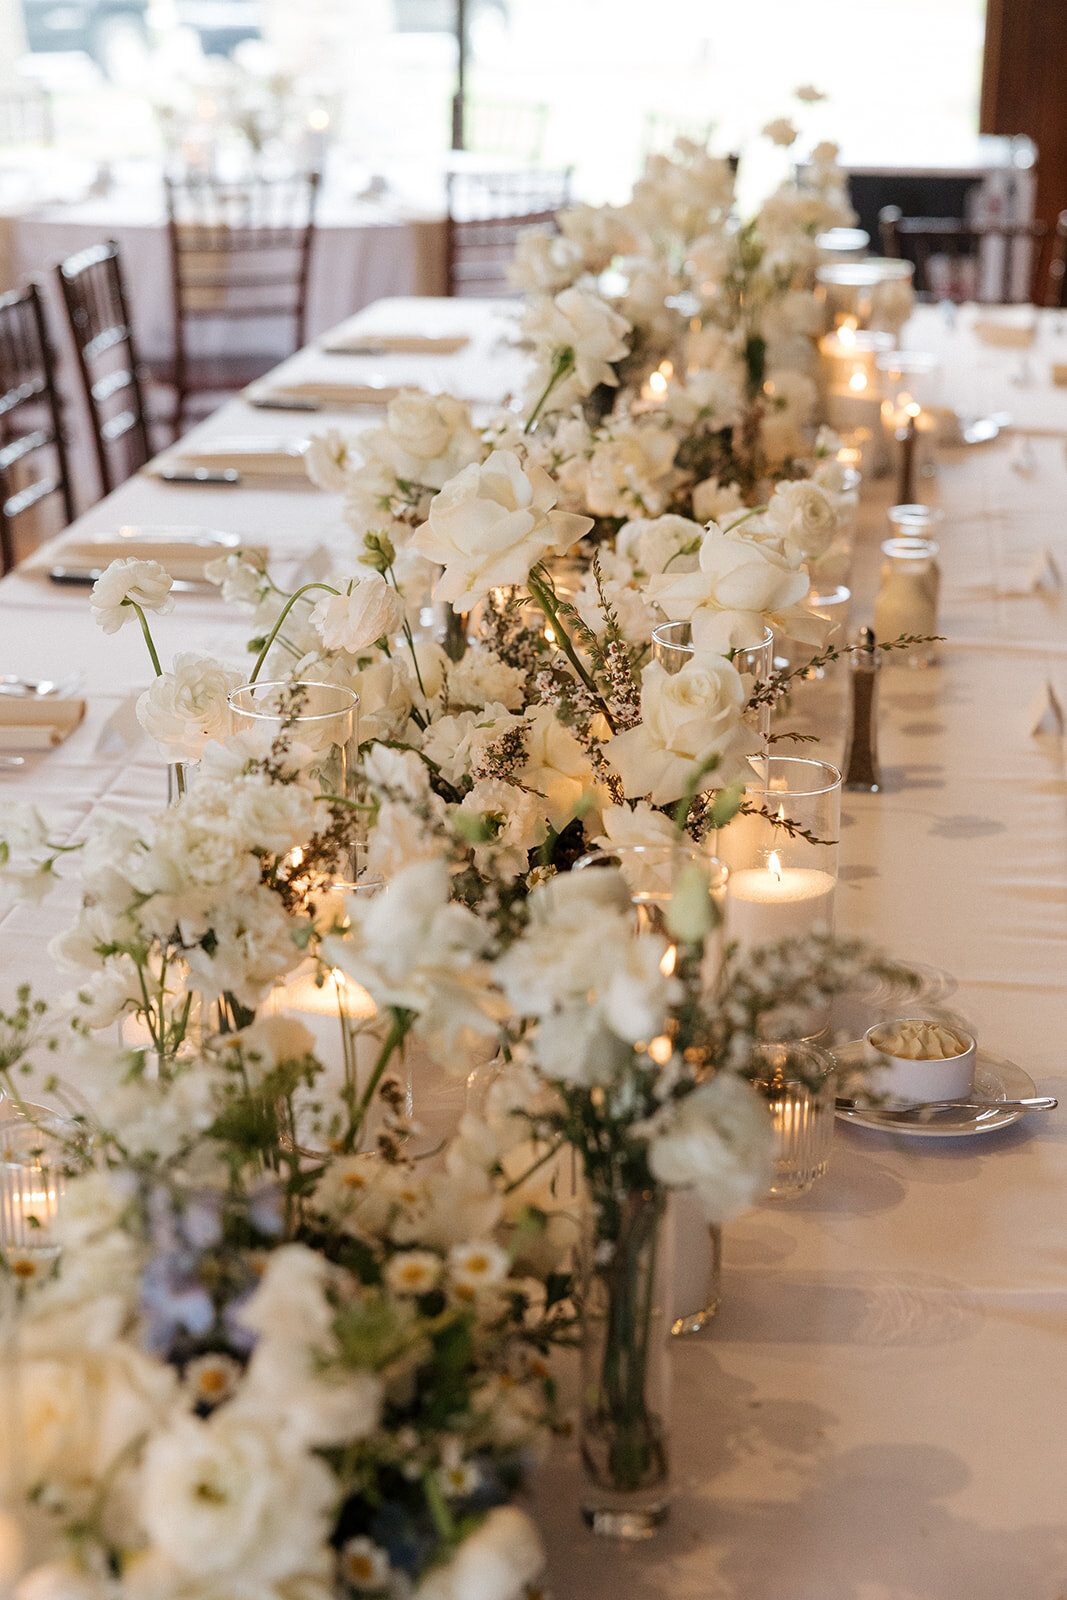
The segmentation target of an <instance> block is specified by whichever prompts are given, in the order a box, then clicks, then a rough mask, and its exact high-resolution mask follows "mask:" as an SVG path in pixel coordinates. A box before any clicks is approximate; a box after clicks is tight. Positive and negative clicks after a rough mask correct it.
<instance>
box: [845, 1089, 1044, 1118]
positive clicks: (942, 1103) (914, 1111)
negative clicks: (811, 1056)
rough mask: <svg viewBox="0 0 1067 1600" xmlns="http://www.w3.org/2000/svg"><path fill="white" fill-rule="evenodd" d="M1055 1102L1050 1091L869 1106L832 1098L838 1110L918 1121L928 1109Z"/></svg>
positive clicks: (1031, 1107) (1030, 1107) (1033, 1107)
mask: <svg viewBox="0 0 1067 1600" xmlns="http://www.w3.org/2000/svg"><path fill="white" fill-rule="evenodd" d="M1058 1104H1059V1101H1058V1100H1056V1099H1054V1098H1053V1096H1052V1095H1049V1094H1038V1095H1030V1096H1029V1097H1028V1098H1026V1099H1024V1100H923V1101H920V1102H918V1103H917V1104H916V1105H913V1106H872V1105H866V1104H864V1102H863V1101H862V1100H850V1099H848V1098H847V1097H842V1096H838V1098H837V1099H836V1100H835V1101H834V1105H835V1107H836V1108H837V1110H838V1111H861V1112H869V1113H870V1114H871V1115H872V1116H877V1117H885V1118H886V1119H887V1120H889V1121H893V1122H917V1121H919V1119H920V1118H921V1117H923V1116H924V1115H925V1114H926V1113H927V1112H931V1111H932V1112H934V1113H935V1114H936V1113H938V1112H941V1111H982V1112H988V1111H1051V1110H1052V1109H1053V1107H1055V1106H1057V1105H1058Z"/></svg>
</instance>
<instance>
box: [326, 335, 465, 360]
mask: <svg viewBox="0 0 1067 1600" xmlns="http://www.w3.org/2000/svg"><path fill="white" fill-rule="evenodd" d="M469 344H470V339H469V338H468V336H467V335H466V334H465V333H454V334H444V335H434V334H429V333H355V332H352V333H345V332H344V331H343V330H342V331H341V332H339V333H331V334H327V336H326V338H325V339H324V340H323V341H322V348H323V350H328V351H329V352H330V353H331V355H338V356H454V355H455V354H456V353H457V351H459V350H463V349H465V348H466V347H467V345H469Z"/></svg>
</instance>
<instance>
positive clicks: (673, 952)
mask: <svg viewBox="0 0 1067 1600" xmlns="http://www.w3.org/2000/svg"><path fill="white" fill-rule="evenodd" d="M677 965H678V951H677V948H676V947H675V946H674V945H673V944H669V945H668V946H667V948H666V950H664V952H663V955H662V957H661V958H660V964H659V970H660V971H661V972H662V974H663V976H664V977H665V978H669V977H670V975H671V973H672V972H673V971H674V969H675V967H676V966H677Z"/></svg>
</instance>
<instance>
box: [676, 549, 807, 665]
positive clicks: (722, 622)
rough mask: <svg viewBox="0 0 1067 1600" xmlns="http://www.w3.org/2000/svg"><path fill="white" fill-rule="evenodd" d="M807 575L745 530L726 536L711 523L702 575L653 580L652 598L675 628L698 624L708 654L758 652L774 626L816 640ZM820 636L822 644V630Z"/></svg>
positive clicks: (695, 634)
mask: <svg viewBox="0 0 1067 1600" xmlns="http://www.w3.org/2000/svg"><path fill="white" fill-rule="evenodd" d="M807 592H808V578H807V574H806V573H803V572H797V571H796V570H795V569H794V568H793V567H792V566H791V564H790V563H789V561H788V560H787V559H786V557H785V556H784V555H780V554H778V553H777V552H776V550H775V549H774V548H773V546H771V545H768V544H765V543H760V542H758V541H757V540H754V539H747V538H746V537H745V532H744V528H743V527H742V528H738V529H737V531H736V532H727V533H724V532H723V530H722V529H721V528H719V527H717V526H716V525H715V523H711V524H709V526H708V529H707V531H706V533H705V535H704V542H703V543H702V545H701V547H700V564H699V568H698V570H697V571H696V572H688V573H687V572H683V573H678V574H677V575H675V574H674V573H672V572H666V573H664V574H663V575H662V576H661V577H654V578H650V579H649V582H648V597H649V599H650V600H652V601H654V602H655V603H656V604H657V605H659V606H660V607H661V608H662V609H663V611H664V612H665V613H666V615H667V616H668V617H669V618H671V620H672V621H675V622H692V624H693V639H694V642H695V643H696V644H697V645H698V646H699V648H700V649H702V650H711V651H719V652H725V651H729V650H746V649H753V648H754V647H755V646H756V645H758V644H761V643H762V641H763V636H764V633H765V631H766V629H767V627H768V625H772V626H780V627H781V628H782V631H783V632H785V633H787V634H790V633H791V630H792V629H793V628H801V629H803V630H805V631H804V632H801V633H797V634H796V635H795V637H796V638H798V639H805V638H806V637H809V636H810V634H811V623H812V618H811V614H810V613H809V612H808V611H806V610H805V608H804V607H803V605H802V604H801V602H802V601H803V599H804V597H805V596H806V594H807ZM814 632H815V636H816V637H819V638H821V632H820V631H819V630H818V628H816V629H815V630H814Z"/></svg>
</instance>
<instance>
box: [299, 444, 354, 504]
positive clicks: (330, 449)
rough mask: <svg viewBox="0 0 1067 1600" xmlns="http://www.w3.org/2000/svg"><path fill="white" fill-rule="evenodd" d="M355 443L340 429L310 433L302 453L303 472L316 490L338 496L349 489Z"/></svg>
mask: <svg viewBox="0 0 1067 1600" xmlns="http://www.w3.org/2000/svg"><path fill="white" fill-rule="evenodd" d="M353 450H354V444H353V441H352V440H351V439H348V438H346V437H345V435H344V434H343V433H342V432H341V431H340V429H339V428H329V429H327V431H326V432H325V433H316V434H312V436H311V441H310V443H309V445H308V447H307V449H306V450H305V451H304V471H305V472H306V473H307V475H308V477H309V478H310V479H311V481H312V483H313V484H314V485H315V487H316V488H317V489H326V490H327V491H329V492H331V493H338V492H340V491H341V490H343V489H346V488H347V487H348V475H349V473H350V472H351V471H352V468H353V466H354V465H355V462H354V459H353Z"/></svg>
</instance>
